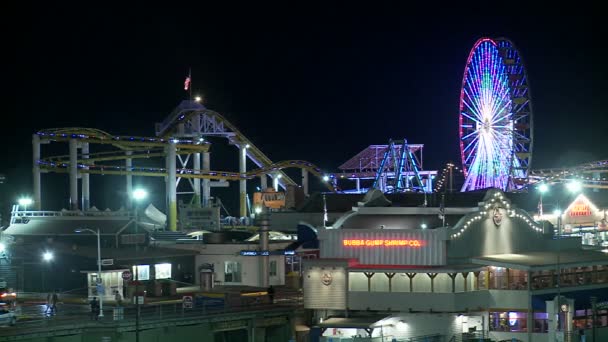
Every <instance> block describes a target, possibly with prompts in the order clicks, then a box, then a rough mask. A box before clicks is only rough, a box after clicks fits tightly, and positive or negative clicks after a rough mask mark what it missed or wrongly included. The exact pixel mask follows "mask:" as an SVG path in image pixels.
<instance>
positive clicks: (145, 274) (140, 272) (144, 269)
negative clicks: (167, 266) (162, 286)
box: [133, 265, 150, 280]
mask: <svg viewBox="0 0 608 342" xmlns="http://www.w3.org/2000/svg"><path fill="white" fill-rule="evenodd" d="M133 274H135V280H150V265H136V266H133Z"/></svg>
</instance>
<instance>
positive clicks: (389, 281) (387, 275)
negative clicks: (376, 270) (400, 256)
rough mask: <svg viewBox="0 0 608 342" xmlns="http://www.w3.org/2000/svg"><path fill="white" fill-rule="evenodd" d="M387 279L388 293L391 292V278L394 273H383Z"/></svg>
mask: <svg viewBox="0 0 608 342" xmlns="http://www.w3.org/2000/svg"><path fill="white" fill-rule="evenodd" d="M384 274H386V277H387V278H388V292H393V277H394V276H395V272H389V273H384Z"/></svg>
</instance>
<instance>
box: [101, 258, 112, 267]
mask: <svg viewBox="0 0 608 342" xmlns="http://www.w3.org/2000/svg"><path fill="white" fill-rule="evenodd" d="M112 265H114V259H101V266H112Z"/></svg>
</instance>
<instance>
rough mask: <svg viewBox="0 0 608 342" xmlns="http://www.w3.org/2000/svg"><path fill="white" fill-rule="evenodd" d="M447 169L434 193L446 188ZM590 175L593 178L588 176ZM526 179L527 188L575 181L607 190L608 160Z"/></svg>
mask: <svg viewBox="0 0 608 342" xmlns="http://www.w3.org/2000/svg"><path fill="white" fill-rule="evenodd" d="M451 167H454V166H453V165H452V166H451ZM449 169H450V164H448V165H446V167H445V168H444V169H443V172H442V173H441V176H440V179H439V181H438V182H437V183H436V185H435V191H436V192H440V191H441V190H442V188H443V187H445V186H446V183H447V179H446V177H447V174H448V172H449ZM455 169H456V170H457V169H458V168H457V167H456V168H455ZM590 174H592V175H595V176H590ZM528 179H529V181H528V184H526V185H525V187H528V188H529V187H531V186H534V185H535V184H538V183H561V182H566V181H568V180H572V179H576V180H579V181H580V182H581V183H582V184H581V185H582V186H583V187H587V188H594V189H608V160H598V161H593V162H588V163H583V164H580V165H576V166H573V167H564V168H549V169H536V170H530V173H529V177H528Z"/></svg>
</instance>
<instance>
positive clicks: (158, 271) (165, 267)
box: [154, 264, 171, 279]
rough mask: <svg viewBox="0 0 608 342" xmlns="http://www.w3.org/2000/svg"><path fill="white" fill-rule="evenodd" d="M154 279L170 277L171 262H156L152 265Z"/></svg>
mask: <svg viewBox="0 0 608 342" xmlns="http://www.w3.org/2000/svg"><path fill="white" fill-rule="evenodd" d="M154 276H155V277H154V278H155V279H169V278H171V264H156V265H154Z"/></svg>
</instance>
